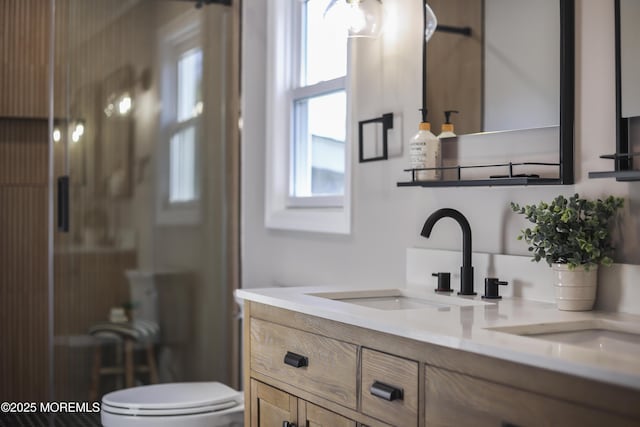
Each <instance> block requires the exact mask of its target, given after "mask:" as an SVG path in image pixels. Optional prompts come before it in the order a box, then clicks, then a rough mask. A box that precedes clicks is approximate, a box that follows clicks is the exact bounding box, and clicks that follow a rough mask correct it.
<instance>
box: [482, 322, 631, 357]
mask: <svg viewBox="0 0 640 427" xmlns="http://www.w3.org/2000/svg"><path fill="white" fill-rule="evenodd" d="M490 330H492V331H498V332H506V333H510V334H514V335H521V336H526V337H530V338H537V339H541V340H545V341H551V342H556V343H562V344H569V345H573V346H577V347H581V348H585V349H589V350H596V351H599V352H603V353H621V354H633V355H637V356H640V325H636V324H633V323H628V322H619V321H613V320H605V319H593V320H582V321H576V322H557V323H541V324H533V325H521V326H505V327H498V328H490Z"/></svg>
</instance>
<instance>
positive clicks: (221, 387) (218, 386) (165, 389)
mask: <svg viewBox="0 0 640 427" xmlns="http://www.w3.org/2000/svg"><path fill="white" fill-rule="evenodd" d="M242 401H243V398H242V393H241V392H238V391H236V390H234V389H232V388H231V387H229V386H226V385H225V384H222V383H219V382H188V383H167V384H154V385H147V386H141V387H133V388H128V389H123V390H118V391H114V392H111V393H108V394H105V395H104V397H103V398H102V403H103V404H105V405H110V406H116V407H121V408H129V409H182V408H194V407H201V406H211V405H216V406H217V405H222V404H225V403H227V404H229V403H236V404H238V405H239V404H241V403H242ZM225 406H226V405H225Z"/></svg>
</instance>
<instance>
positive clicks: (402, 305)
mask: <svg viewBox="0 0 640 427" xmlns="http://www.w3.org/2000/svg"><path fill="white" fill-rule="evenodd" d="M309 295H312V296H316V297H320V298H327V299H331V300H334V301H340V302H344V303H348V304H356V305H360V306H364V307H369V308H376V309H378V310H414V309H423V308H435V309H448V308H450V307H452V306H454V307H468V306H477V305H487V304H490V303H486V302H483V301H474V300H471V299H467V298H462V297H456V296H448V295H437V294H434V295H428V294H427V293H426V292H419V291H409V290H407V289H375V290H364V291H344V292H321V293H312V294H309Z"/></svg>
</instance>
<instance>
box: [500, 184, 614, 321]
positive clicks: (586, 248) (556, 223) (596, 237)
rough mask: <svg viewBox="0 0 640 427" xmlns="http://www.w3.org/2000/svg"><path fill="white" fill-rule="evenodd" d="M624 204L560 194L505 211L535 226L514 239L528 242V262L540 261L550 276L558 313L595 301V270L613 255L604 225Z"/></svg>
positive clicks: (590, 305) (589, 306)
mask: <svg viewBox="0 0 640 427" xmlns="http://www.w3.org/2000/svg"><path fill="white" fill-rule="evenodd" d="M623 204H624V200H623V199H622V198H620V197H614V196H609V197H607V198H606V199H604V200H602V199H597V200H588V199H583V198H580V196H579V195H578V194H574V195H573V196H571V197H569V199H567V198H565V197H564V196H562V195H560V196H558V197H556V198H555V199H553V201H552V202H551V203H546V202H540V203H539V204H538V205H525V206H520V205H519V204H517V203H511V209H512V210H513V211H514V212H516V213H519V214H522V215H524V216H525V218H526V219H528V220H529V221H530V222H532V223H533V224H535V225H534V226H533V227H531V228H525V229H524V230H522V232H521V234H520V235H519V236H518V240H524V241H526V242H527V243H528V244H529V252H531V253H532V254H533V261H536V262H539V261H540V260H545V261H546V262H547V264H549V265H550V266H551V267H552V268H553V270H554V271H555V272H556V277H557V282H556V302H557V304H558V308H559V309H560V310H572V311H576V310H591V309H592V308H593V303H594V302H595V295H596V285H597V278H598V266H599V265H600V264H602V265H610V264H611V263H612V262H613V260H612V258H611V257H612V255H613V250H614V248H613V246H612V245H611V232H610V222H611V219H612V218H613V216H614V215H615V213H616V212H617V211H618V209H619V208H621V207H622V206H623Z"/></svg>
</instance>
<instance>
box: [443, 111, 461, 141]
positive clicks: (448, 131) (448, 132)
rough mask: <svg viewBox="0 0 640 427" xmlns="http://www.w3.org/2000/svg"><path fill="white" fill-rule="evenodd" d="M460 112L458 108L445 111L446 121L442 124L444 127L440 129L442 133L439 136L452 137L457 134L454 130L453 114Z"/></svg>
mask: <svg viewBox="0 0 640 427" xmlns="http://www.w3.org/2000/svg"><path fill="white" fill-rule="evenodd" d="M453 113H455V114H458V113H459V111H457V110H447V111H445V112H444V123H443V124H442V128H441V129H440V135H438V138H451V137H454V136H456V134H455V133H454V131H453V123H451V114H453Z"/></svg>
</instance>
